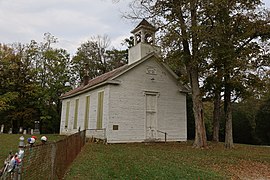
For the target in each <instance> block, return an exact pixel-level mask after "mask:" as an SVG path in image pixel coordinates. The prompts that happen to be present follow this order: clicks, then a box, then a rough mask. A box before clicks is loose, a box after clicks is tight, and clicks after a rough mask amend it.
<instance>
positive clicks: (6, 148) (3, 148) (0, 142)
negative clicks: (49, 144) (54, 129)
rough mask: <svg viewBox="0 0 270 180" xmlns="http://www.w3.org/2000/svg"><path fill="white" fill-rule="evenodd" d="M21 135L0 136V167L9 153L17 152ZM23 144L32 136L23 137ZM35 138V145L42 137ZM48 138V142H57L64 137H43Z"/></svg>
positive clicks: (47, 135)
mask: <svg viewBox="0 0 270 180" xmlns="http://www.w3.org/2000/svg"><path fill="white" fill-rule="evenodd" d="M21 136H22V134H0V166H2V164H4V160H5V159H6V158H7V156H8V154H9V152H10V151H12V152H13V153H15V152H18V145H19V138H20V137H21ZM23 136H24V139H25V140H24V142H25V143H26V142H27V138H29V137H32V135H23ZM35 136H36V137H37V141H36V143H41V142H40V138H41V136H43V135H40V134H39V135H35ZM45 136H46V137H47V138H48V141H57V140H59V139H62V138H64V136H60V135H55V134H53V135H49V134H46V135H45Z"/></svg>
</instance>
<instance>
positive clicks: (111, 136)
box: [60, 20, 188, 143]
mask: <svg viewBox="0 0 270 180" xmlns="http://www.w3.org/2000/svg"><path fill="white" fill-rule="evenodd" d="M155 32H156V28H155V27H154V26H152V25H151V24H149V23H148V22H147V21H146V20H142V21H141V23H140V24H139V25H138V26H137V27H136V28H135V29H134V30H133V31H131V33H133V34H134V37H135V38H134V46H133V47H132V48H130V49H129V57H128V58H129V59H128V64H127V65H124V66H122V67H120V68H117V69H115V70H113V71H110V72H108V73H105V74H103V75H101V76H98V77H96V78H94V79H91V80H89V81H87V82H85V83H83V84H82V85H81V86H79V87H77V88H75V89H73V90H71V91H69V92H67V93H65V94H63V95H62V96H61V100H62V114H61V125H60V134H67V135H68V134H72V133H75V132H78V129H80V130H84V129H86V130H87V136H89V137H91V136H93V137H96V138H104V139H106V140H107V142H108V143H128V142H148V141H165V138H166V140H167V141H186V140H187V110H186V93H187V92H188V89H187V88H186V87H185V86H183V85H182V84H181V82H180V81H179V78H178V77H177V75H176V74H175V73H174V72H173V71H172V70H171V69H170V68H169V67H168V66H167V65H165V64H164V63H162V61H161V58H160V48H159V47H158V46H156V45H155V44H154V42H155ZM165 134H166V136H165Z"/></svg>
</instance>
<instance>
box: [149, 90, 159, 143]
mask: <svg viewBox="0 0 270 180" xmlns="http://www.w3.org/2000/svg"><path fill="white" fill-rule="evenodd" d="M156 135H157V94H146V139H148V140H155V139H156Z"/></svg>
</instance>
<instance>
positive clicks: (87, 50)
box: [72, 36, 128, 84]
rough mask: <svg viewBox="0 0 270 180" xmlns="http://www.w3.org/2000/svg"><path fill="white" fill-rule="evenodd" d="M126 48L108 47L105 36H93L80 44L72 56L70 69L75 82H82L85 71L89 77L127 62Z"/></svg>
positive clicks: (107, 40)
mask: <svg viewBox="0 0 270 180" xmlns="http://www.w3.org/2000/svg"><path fill="white" fill-rule="evenodd" d="M127 58H128V57H127V50H117V49H109V39H108V37H107V36H103V37H101V36H97V37H93V38H92V39H91V40H89V41H87V42H85V43H83V44H81V46H80V47H79V48H78V50H77V52H76V55H75V56H74V57H73V58H72V69H73V74H74V76H75V79H76V81H77V84H79V83H80V82H82V80H83V76H84V75H85V73H86V71H87V73H88V76H89V78H90V79H92V78H95V77H97V76H99V75H101V74H104V73H106V72H108V71H111V70H113V69H115V68H118V67H120V66H122V65H124V64H126V63H127Z"/></svg>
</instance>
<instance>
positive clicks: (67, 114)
mask: <svg viewBox="0 0 270 180" xmlns="http://www.w3.org/2000/svg"><path fill="white" fill-rule="evenodd" d="M69 107H70V102H69V101H68V102H67V106H66V119H65V128H68V118H69Z"/></svg>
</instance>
